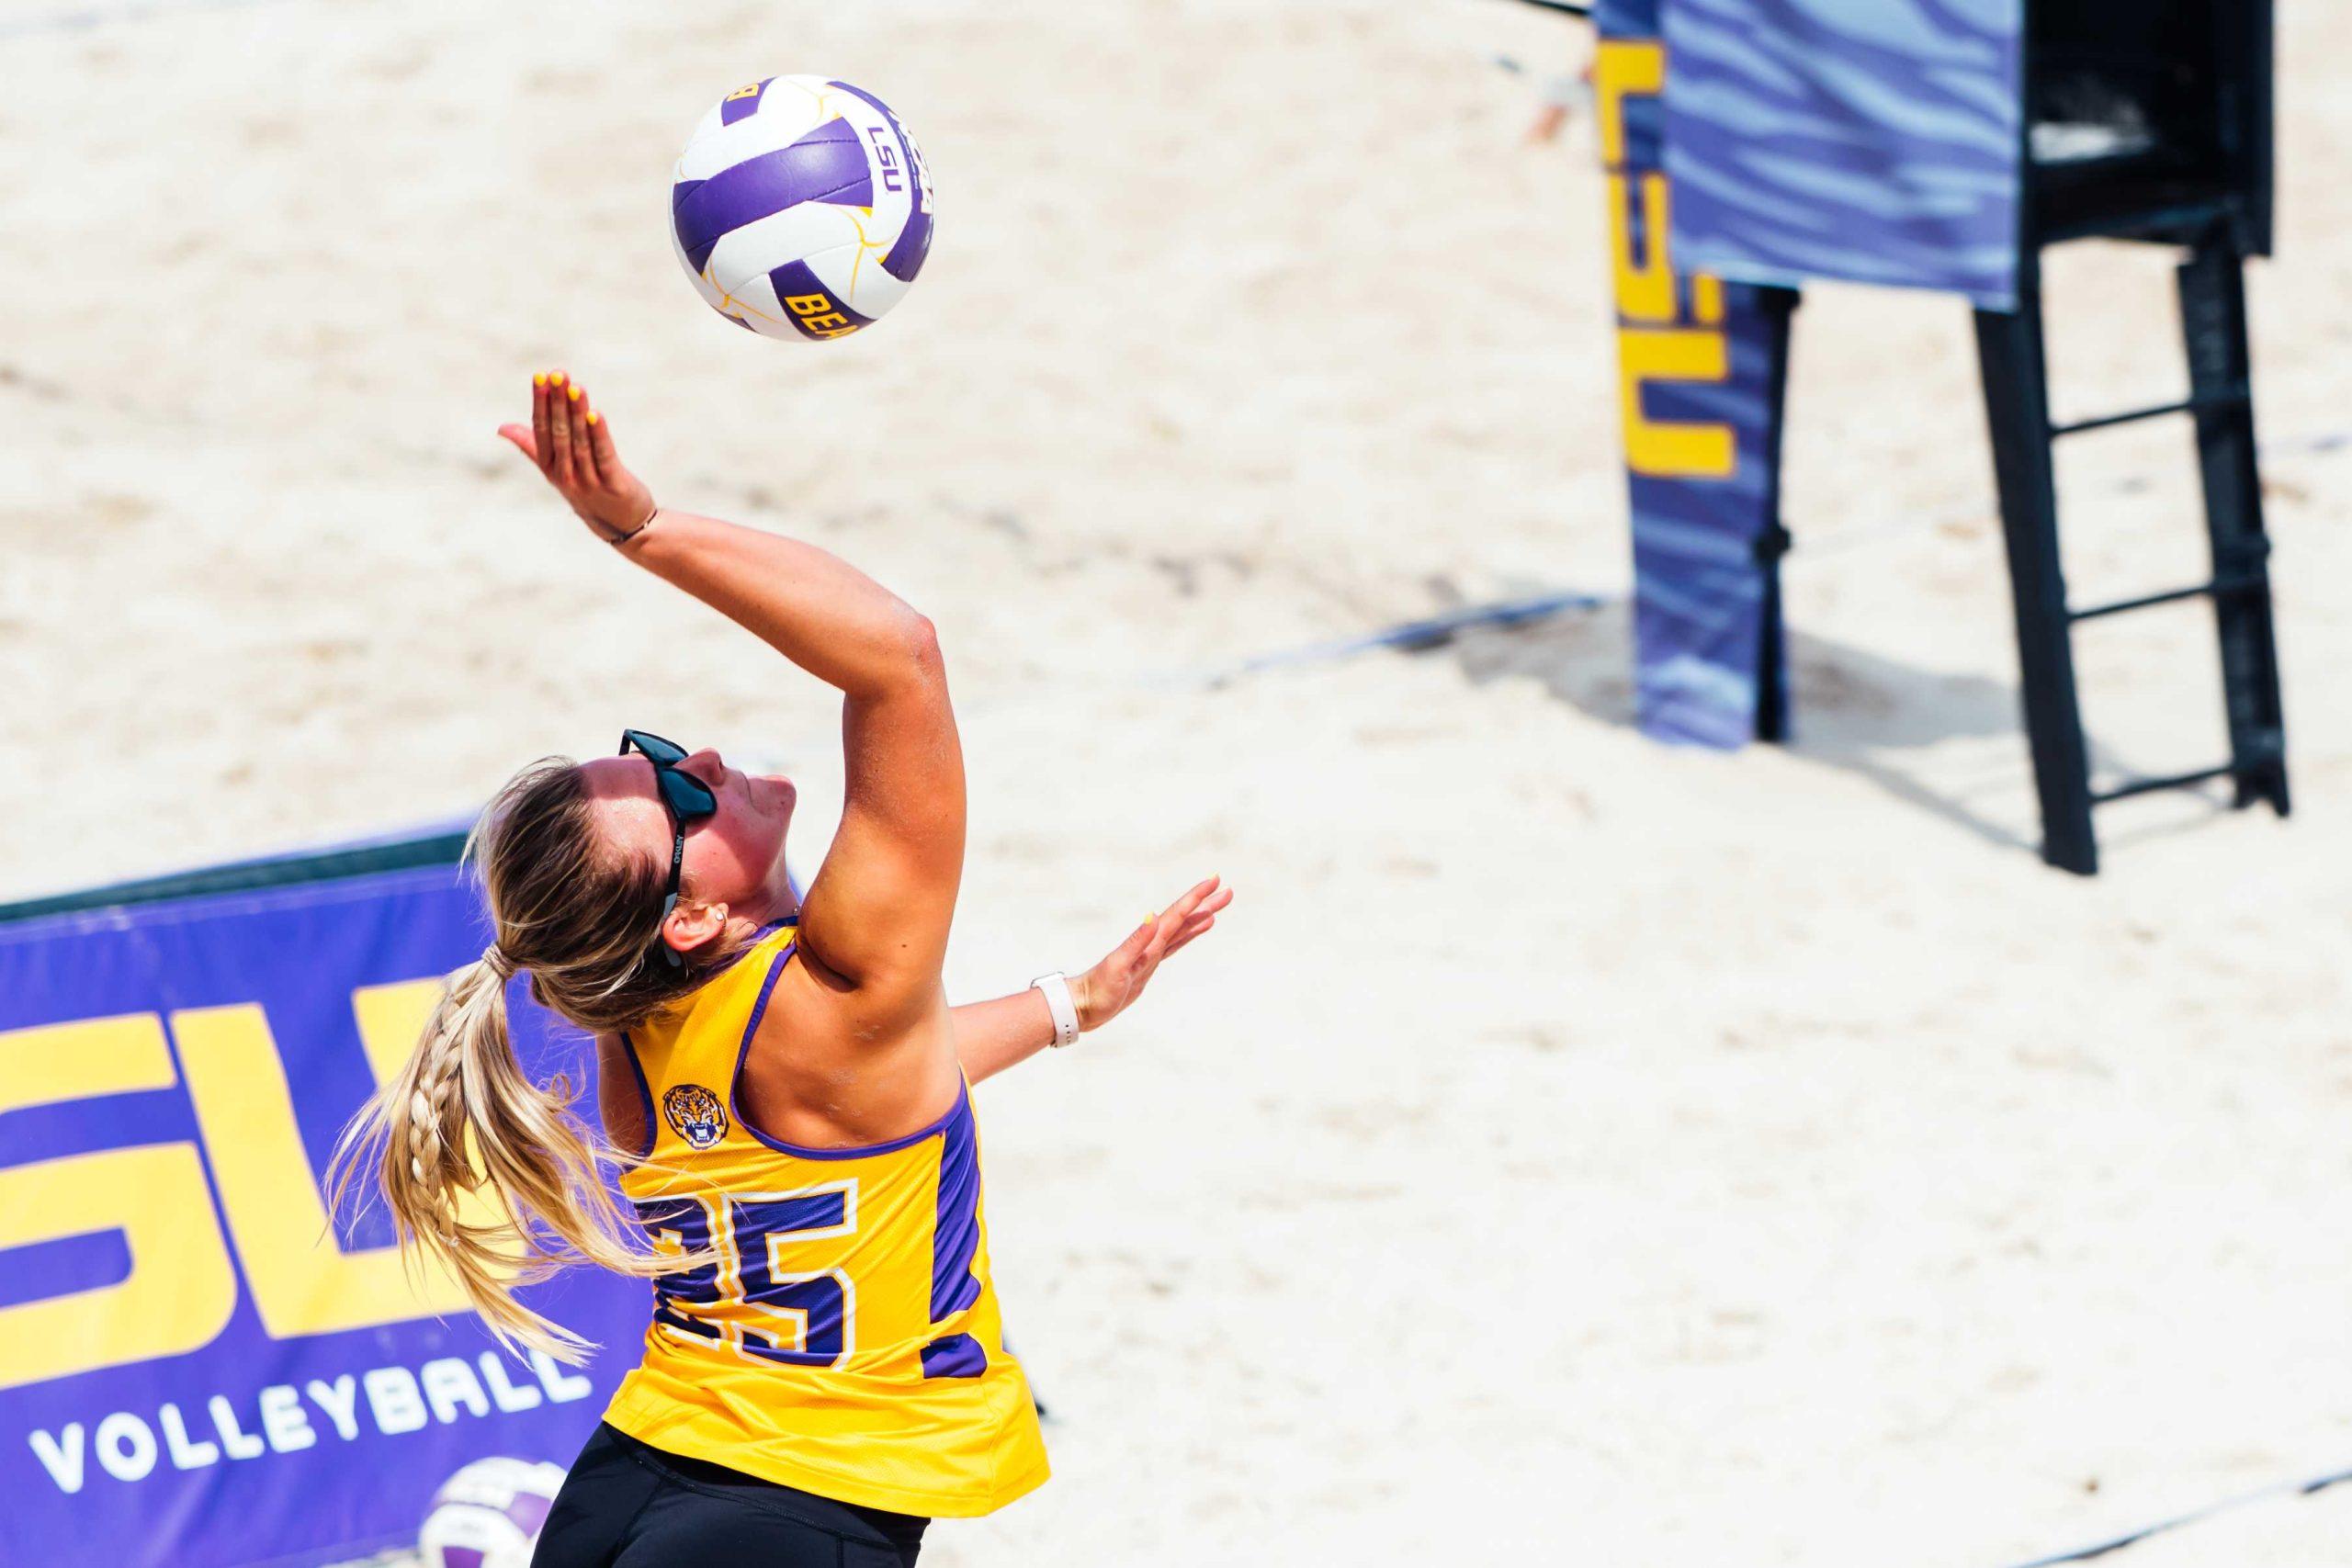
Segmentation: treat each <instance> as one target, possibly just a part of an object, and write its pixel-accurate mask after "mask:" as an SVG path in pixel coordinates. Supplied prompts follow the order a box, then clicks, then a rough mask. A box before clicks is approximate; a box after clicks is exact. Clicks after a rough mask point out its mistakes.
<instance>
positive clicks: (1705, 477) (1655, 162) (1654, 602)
mask: <svg viewBox="0 0 2352 1568" xmlns="http://www.w3.org/2000/svg"><path fill="white" fill-rule="evenodd" d="M1667 3H1668V4H1669V5H1671V4H1673V3H1674V0H1667ZM1659 4H1660V0H1601V4H1600V6H1599V8H1598V11H1597V12H1596V16H1595V20H1596V22H1597V23H1598V26H1599V29H1600V47H1599V50H1598V51H1597V54H1596V57H1595V61H1594V72H1593V74H1594V85H1595V89H1596V96H1597V98H1598V114H1599V119H1600V150H1601V158H1602V162H1603V163H1604V164H1605V165H1606V176H1607V186H1608V199H1609V220H1610V236H1611V257H1612V261H1613V268H1614V276H1615V286H1616V299H1617V351H1618V367H1619V377H1620V381H1619V393H1620V397H1619V401H1620V408H1621V412H1622V417H1623V429H1624V443H1625V468H1626V474H1627V480H1628V490H1629V492H1630V502H1631V511H1632V514H1633V527H1634V651H1635V660H1636V666H1637V672H1636V693H1637V706H1638V710H1639V720H1640V724H1641V728H1642V730H1643V732H1644V733H1645V734H1647V735H1650V736H1653V737H1655V738H1657V739H1663V740H1672V741H1682V742H1688V743H1692V744H1697V745H1702V746H1714V747H1722V748H1732V747H1736V746H1740V745H1742V744H1744V743H1746V742H1747V740H1749V739H1754V738H1756V737H1758V736H1759V735H1760V736H1763V737H1766V738H1778V736H1779V735H1780V734H1781V728H1782V725H1783V722H1784V716H1785V714H1786V711H1787V694H1786V676H1785V669H1786V664H1785V660H1784V659H1783V657H1782V642H1781V614H1780V580H1779V558H1780V551H1781V544H1782V542H1783V539H1784V536H1782V535H1781V529H1780V522H1779V513H1780V485H1779V470H1780V420H1781V388H1782V384H1783V381H1784V379H1785V372H1786V367H1787V352H1788V325H1789V312H1790V310H1792V308H1793V306H1794V304H1795V297H1794V296H1793V295H1792V294H1790V293H1789V292H1787V291H1786V290H1782V289H1776V288H1756V287H1752V286H1749V285H1746V284H1736V283H1726V282H1724V280H1722V279H1721V278H1719V277H1715V276H1710V275H1707V274H1703V273H1694V272H1689V271H1686V270H1684V269H1682V268H1681V267H1680V266H1679V265H1677V258H1676V255H1675V253H1674V242H1673V233H1674V231H1675V224H1674V222H1673V220H1672V213H1673V211H1674V207H1675V204H1676V202H1677V201H1679V199H1680V196H1681V192H1680V190H1679V186H1678V185H1676V184H1675V182H1673V181H1672V180H1671V179H1670V178H1669V176H1668V171H1667V161H1666V146H1665V118H1666V104H1667V102H1668V99H1669V97H1670V88H1669V84H1668V69H1669V66H1668V50H1667V47H1666V45H1665V43H1664V42H1663V41H1662V40H1661V39H1660V38H1659V36H1658V9H1659ZM1674 69H1676V70H1678V71H1679V63H1678V64H1677V65H1676V66H1675V67H1674Z"/></svg>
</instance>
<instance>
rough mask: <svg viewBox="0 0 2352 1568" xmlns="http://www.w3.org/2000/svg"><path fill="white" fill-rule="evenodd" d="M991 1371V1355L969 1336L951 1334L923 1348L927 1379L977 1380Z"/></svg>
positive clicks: (923, 1365)
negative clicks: (984, 1373)
mask: <svg viewBox="0 0 2352 1568" xmlns="http://www.w3.org/2000/svg"><path fill="white" fill-rule="evenodd" d="M988 1370H989V1353H988V1352H987V1351H986V1350H983V1349H981V1348H980V1342H979V1341H978V1340H977V1339H975V1338H973V1337H971V1336H970V1335H968V1334H951V1335H949V1336H948V1337H946V1338H944V1339H934V1340H933V1341H932V1342H931V1343H930V1344H928V1345H926V1346H924V1347H923V1348H922V1375H923V1376H925V1377H927V1378H976V1377H978V1376H979V1375H980V1374H981V1373H983V1372H985V1371H988Z"/></svg>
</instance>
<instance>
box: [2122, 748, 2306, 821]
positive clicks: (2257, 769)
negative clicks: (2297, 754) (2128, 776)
mask: <svg viewBox="0 0 2352 1568" xmlns="http://www.w3.org/2000/svg"><path fill="white" fill-rule="evenodd" d="M2285 754H2286V746H2285V738H2284V737H2282V736H2280V735H2279V734H2278V733H2277V732H2276V731H2272V732H2269V733H2267V734H2265V735H2263V736H2261V737H2260V738H2259V739H2256V741H2255V742H2254V744H2253V745H2251V746H2250V747H2248V748H2247V750H2246V751H2245V755H2243V756H2241V757H2240V758H2238V760H2237V761H2233V762H2225V763H2223V764H2222V766H2220V767H2218V768H2200V769H2199V770H2198V771H2197V772H2196V773H2174V774H2172V775H2171V776H2170V777H2167V778H2161V779H2133V780H2132V781H2131V783H2130V784H2117V785H2116V786H2115V787H2114V788H2113V789H2108V790H2100V791H2098V793H2096V794H2094V795H2092V796H2091V804H2092V805H2093V806H2105V805H2106V804H2107V803H2108V802H2109V801H2110V800H2129V799H2130V798H2131V796H2133V795H2153V794H2154V793H2155V792H2156V791H2158V790H2160V789H2190V788H2194V787H2195V786H2196V785H2198V784H2211V783H2212V782H2213V781H2214V780H2215V779H2244V778H2258V777H2260V776H2261V775H2263V774H2265V773H2271V772H2273V771H2274V770H2276V769H2277V768H2278V764H2279V761H2280V759H2281V758H2282V757H2283V756H2284V755H2285Z"/></svg>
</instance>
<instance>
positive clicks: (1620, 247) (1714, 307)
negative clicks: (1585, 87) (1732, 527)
mask: <svg viewBox="0 0 2352 1568" xmlns="http://www.w3.org/2000/svg"><path fill="white" fill-rule="evenodd" d="M1594 79H1595V85H1596V96H1597V97H1598V99H1599V103H1600V152H1601V160H1602V162H1603V163H1604V164H1606V165H1607V167H1608V189H1609V235H1610V256H1611V273H1612V276H1613V281H1614V284H1615V289H1616V297H1617V317H1618V332H1617V349H1618V371H1619V380H1618V390H1619V404H1620V408H1621V412H1622V413H1623V420H1624V429H1625V464H1626V467H1627V468H1631V469H1632V470H1633V471H1634V473H1636V474H1646V475H1650V476H1652V477H1657V478H1690V479H1728V478H1730V477H1731V475H1732V474H1733V472H1734V471H1735V470H1736V468H1737V465H1738V460H1739V454H1738V446H1737V441H1736V436H1735V435H1734V434H1733V431H1732V428H1731V426H1729V425H1728V424H1722V423H1705V424H1699V423H1669V422H1664V421H1657V420H1653V419H1651V418H1650V417H1649V415H1648V413H1647V412H1646V410H1645V406H1644V402H1643V397H1642V392H1643V389H1644V388H1645V386H1647V385H1648V384H1649V383H1651V382H1654V381H1722V380H1724V379H1725V378H1728V377H1729V376H1730V374H1731V346H1730V343H1729V340H1728V339H1727V338H1726V337H1725V336H1724V333H1723V331H1722V328H1721V326H1720V323H1721V321H1723V314H1724V309H1723V286H1722V284H1721V283H1720V282H1719V281H1718V280H1717V279H1715V278H1713V277H1709V276H1697V277H1694V278H1693V279H1692V280H1691V290H1690V294H1691V298H1690V308H1689V310H1688V313H1687V315H1686V313H1685V310H1684V305H1683V299H1682V290H1681V288H1680V287H1679V280H1678V279H1677V277H1676V276H1675V272H1674V260H1673V254H1672V253H1673V243H1672V230H1673V221H1672V220H1673V191H1672V188H1671V186H1670V184H1669V182H1668V178H1667V175H1666V171H1665V170H1663V169H1659V168H1634V167H1629V166H1628V164H1627V152H1626V137H1625V100H1626V99H1627V98H1628V97H1634V96H1648V97H1654V96H1657V94H1659V93H1661V92H1663V91H1664V90H1665V87H1666V46H1665V45H1664V44H1662V43H1660V42H1658V41H1657V39H1604V40H1602V42H1601V44H1600V51H1599V54H1598V57H1597V60H1596V62H1595V66H1594ZM1637 198H1638V200H1639V202H1640V219H1639V222H1638V223H1636V221H1635V209H1634V202H1635V200H1636V199H1637Z"/></svg>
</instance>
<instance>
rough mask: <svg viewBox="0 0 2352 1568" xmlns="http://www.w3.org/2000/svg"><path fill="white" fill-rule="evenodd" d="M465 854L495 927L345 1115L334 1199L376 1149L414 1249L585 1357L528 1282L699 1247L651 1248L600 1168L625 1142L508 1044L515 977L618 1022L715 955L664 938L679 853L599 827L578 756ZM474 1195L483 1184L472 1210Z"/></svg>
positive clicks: (535, 773) (513, 799)
mask: <svg viewBox="0 0 2352 1568" xmlns="http://www.w3.org/2000/svg"><path fill="white" fill-rule="evenodd" d="M465 858H466V861H467V862H468V863H469V864H470V865H471V866H472V867H473V868H474V870H475V873H476V874H477V875H478V876H479V877H480V879H481V886H482V890H483V892H484V894H485V896H486V897H487V901H488V903H489V906H490V913H491V918H492V921H493V922H494V923H495V926H496V940H495V941H494V942H492V944H491V946H490V947H489V948H487V949H485V950H484V952H483V953H482V955H481V958H479V959H477V960H475V961H474V962H473V963H471V964H467V965H466V966H465V967H464V968H461V969H458V970H457V971H456V972H455V973H453V974H451V975H450V976H448V979H447V985H446V986H445V987H444V989H443V991H442V994H441V999H440V1001H439V1003H438V1005H436V1006H435V1009H434V1010H433V1016H432V1018H431V1020H430V1021H428V1022H427V1023H426V1024H425V1027H424V1034H423V1036H422V1037H420V1038H419V1040H418V1041H417V1043H416V1049H415V1050H414V1051H413V1052H411V1053H410V1055H409V1058H408V1061H407V1063H406V1064H405V1065H404V1066H402V1067H401V1070H400V1071H399V1072H398V1073H396V1074H395V1075H393V1077H391V1079H390V1081H389V1082H387V1083H385V1084H384V1085H383V1087H382V1088H381V1089H379V1090H378V1091H377V1093H376V1095H375V1096H374V1098H372V1099H371V1100H368V1103H367V1105H365V1106H364V1107H362V1108H361V1110H360V1111H359V1114H358V1115H357V1116H356V1117H355V1118H354V1119H353V1121H352V1122H351V1124H350V1126H348V1127H347V1128H345V1131H344V1134H343V1138H342V1140H341V1142H340V1143H339V1144H338V1145H337V1146H336V1149H335V1156H334V1168H333V1176H332V1187H333V1190H334V1195H335V1204H336V1207H337V1209H338V1210H340V1208H341V1200H342V1197H343V1194H344V1193H345V1190H347V1189H348V1187H349V1184H350V1183H351V1182H352V1180H353V1179H355V1176H356V1173H357V1172H358V1171H360V1170H361V1169H363V1168H365V1167H366V1166H368V1165H369V1164H373V1165H374V1167H375V1174H376V1180H377V1185H378V1186H379V1189H380V1190H381V1191H382V1193H383V1197H384V1202H385V1206H386V1207H387V1208H388V1209H389V1210H390V1213H391V1217H392V1224H393V1227H394V1229H395V1230H396V1231H397V1233H398V1235H399V1237H400V1244H401V1250H402V1252H403V1253H404V1254H405V1255H407V1256H408V1258H410V1259H411V1261H412V1263H416V1262H421V1261H423V1260H424V1259H430V1260H432V1261H434V1262H437V1263H439V1264H441V1265H443V1266H444V1267H446V1268H447V1270H448V1272H449V1273H450V1275H451V1276H452V1277H454V1278H455V1279H456V1280H457V1281H458V1284H459V1285H460V1286H461V1287H462V1288H463V1289H464V1291H465V1293H466V1297H467V1299H468V1300H469V1302H471V1303H473V1306H474V1308H475V1310H477V1311H478V1312H480V1313H481V1316H482V1320H483V1322H484V1323H485V1324H487V1325H489V1327H490V1330H491V1332H492V1334H494V1335H496V1336H497V1337H498V1338H499V1339H500V1341H501V1342H502V1343H504V1344H506V1345H508V1346H510V1347H513V1348H519V1349H528V1350H540V1351H544V1352H546V1353H547V1354H548V1355H550V1356H553V1357H555V1358H557V1359H560V1360H565V1361H572V1362H577V1361H579V1360H581V1359H583V1357H584V1356H585V1354H586V1353H587V1352H588V1351H589V1350H591V1349H593V1348H594V1346H593V1345H591V1344H590V1343H589V1342H588V1341H586V1340H584V1339H582V1337H580V1336H578V1335H576V1334H574V1333H572V1332H571V1330H569V1329H567V1328H565V1327H563V1326H562V1325H560V1324H557V1323H554V1322H552V1321H550V1320H549V1319H548V1318H546V1317H543V1316H541V1315H540V1314H537V1313H536V1312H534V1311H532V1310H531V1309H530V1308H529V1307H527V1306H526V1305H524V1304H523V1303H522V1302H521V1301H519V1300H517V1299H516V1296H515V1292H516V1291H517V1290H518V1289H520V1288H521V1287H522V1286H524V1285H526V1284H530V1283H532V1282H534V1281H536V1280H543V1279H545V1278H547V1277H548V1275H550V1274H552V1273H554V1272H555V1271H556V1270H557V1269H561V1268H564V1267H566V1266H567V1265H571V1264H574V1263H593V1264H595V1265H597V1266H598V1267H600V1268H605V1269H614V1270H616V1271H617V1272H619V1273H623V1274H630V1275H636V1276H639V1277H650V1276H652V1275H656V1274H662V1273H666V1272H669V1271H671V1270H673V1269H679V1268H682V1267H688V1266H691V1265H692V1264H693V1263H694V1262H695V1259H694V1258H680V1257H679V1256H677V1255H676V1254H675V1253H670V1254H661V1253H656V1252H654V1251H652V1250H651V1249H650V1248H649V1247H646V1246H645V1244H644V1242H643V1241H642V1239H641V1238H640V1237H639V1235H638V1234H637V1233H635V1232H634V1231H633V1230H632V1229H631V1228H630V1227H629V1226H628V1223H627V1222H626V1221H625V1220H624V1219H623V1217H622V1215H621V1213H620V1208H619V1205H618V1204H617V1203H616V1202H615V1201H614V1199H613V1194H612V1191H611V1190H610V1188H609V1187H608V1186H607V1185H606V1176H607V1173H608V1172H609V1171H611V1170H612V1169H613V1168H615V1167H616V1166H617V1165H618V1164H620V1163H622V1161H621V1158H620V1156H617V1155H616V1153H615V1151H614V1150H613V1148H612V1147H611V1145H609V1144H607V1143H606V1142H605V1139H604V1138H603V1137H602V1136H601V1135H600V1134H597V1133H596V1132H594V1131H593V1130H592V1129H590V1128H589V1127H588V1126H587V1125H586V1124H585V1123H583V1122H582V1121H581V1120H580V1118H579V1117H578V1116H577V1115H575V1114H574V1113H573V1112H572V1110H571V1102H572V1097H573V1089H572V1085H571V1081H570V1080H569V1078H567V1077H557V1078H555V1079H554V1080H553V1081H552V1082H550V1083H549V1084H548V1086H547V1087H546V1088H544V1089H543V1088H541V1087H540V1086H539V1085H537V1083H534V1082H533V1081H532V1080H531V1077H530V1076H529V1075H528V1074H527V1073H526V1072H525V1071H524V1069H523V1066H522V1064H521V1063H520V1062H518V1061H517V1060H516V1059H515V1047H514V1041H513V1038H512V1034H511V1031H510V1026H509V1023H508V1020H507V1011H506V985H507V981H508V980H509V979H510V978H511V977H512V976H514V975H515V974H517V973H520V972H523V971H528V972H529V974H530V976H531V982H530V984H531V995H532V997H533V998H534V999H536V1000H537V1001H539V1002H540V1003H542V1004H544V1005H546V1006H547V1007H549V1008H551V1009H553V1010H555V1011H556V1012H557V1013H559V1014H560V1015H561V1016H562V1017H563V1018H565V1019H566V1020H568V1021H571V1023H573V1024H576V1025H577V1026H579V1027H580V1028H582V1029H584V1030H589V1031H591V1032H614V1031H618V1030H622V1029H627V1028H628V1027H630V1026H632V1025H634V1024H637V1023H639V1022H640V1021H643V1019H644V1018H645V1017H646V1016H647V1015H648V1014H649V1013H650V1012H652V1011H653V1010H655V1009H657V1008H659V1007H661V1006H662V1004H664V1003H665V1002H668V1001H671V1000H673V998H677V997H680V996H683V995H684V994H685V993H686V992H688V991H691V990H692V989H694V987H695V986H696V985H698V984H699V983H700V982H701V980H702V978H703V977H704V976H706V975H707V973H708V972H709V967H710V965H709V964H708V963H707V962H705V963H700V964H687V965H684V966H681V965H677V964H672V963H671V962H669V960H668V959H667V958H666V957H665V956H664V955H663V954H662V953H661V952H660V951H659V944H660V941H661V923H662V891H663V888H664V886H666V883H667V878H668V874H669V867H668V865H667V863H666V862H665V863H655V862H654V861H653V860H652V859H651V858H650V857H641V856H640V857H631V856H628V855H627V854H624V853H622V852H617V851H616V850H615V849H614V847H613V846H612V845H610V844H609V843H607V842H606V841H605V839H604V838H603V836H602V835H601V834H600V833H599V832H598V830H597V828H596V823H595V819H594V813H593V811H592V810H591V807H590V800H589V795H588V787H587V784H586V781H585V780H584V779H583V778H582V774H581V772H580V769H579V766H578V765H577V764H576V763H574V762H572V761H571V760H570V759H569V758H563V757H549V758H545V759H542V760H541V761H537V762H534V763H532V764H531V765H530V766H529V767H527V768H525V769H524V770H523V771H522V772H521V773H517V774H515V777H514V778H513V779H511V780H509V781H508V782H507V784H506V786H505V787H504V788H503V789H502V790H500V791H499V792H498V795H497V798H496V799H494V800H493V801H492V803H491V806H490V808H489V809H488V810H487V811H485V812H484V813H483V814H482V817H481V821H480V822H479V823H478V824H476V826H475V828H474V830H473V832H472V834H471V835H470V836H469V839H468V840H467V842H466V853H465ZM726 956H731V953H729V954H727V955H726ZM649 1131H650V1129H649ZM469 1195H472V1196H478V1197H483V1198H487V1199H488V1200H489V1201H488V1202H487V1203H486V1204H485V1203H479V1202H469V1203H468V1204H467V1205H466V1207H465V1209H463V1210H461V1209H460V1206H459V1201H460V1199H461V1198H464V1197H468V1196H469ZM485 1213H486V1215H487V1217H484V1216H485Z"/></svg>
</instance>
